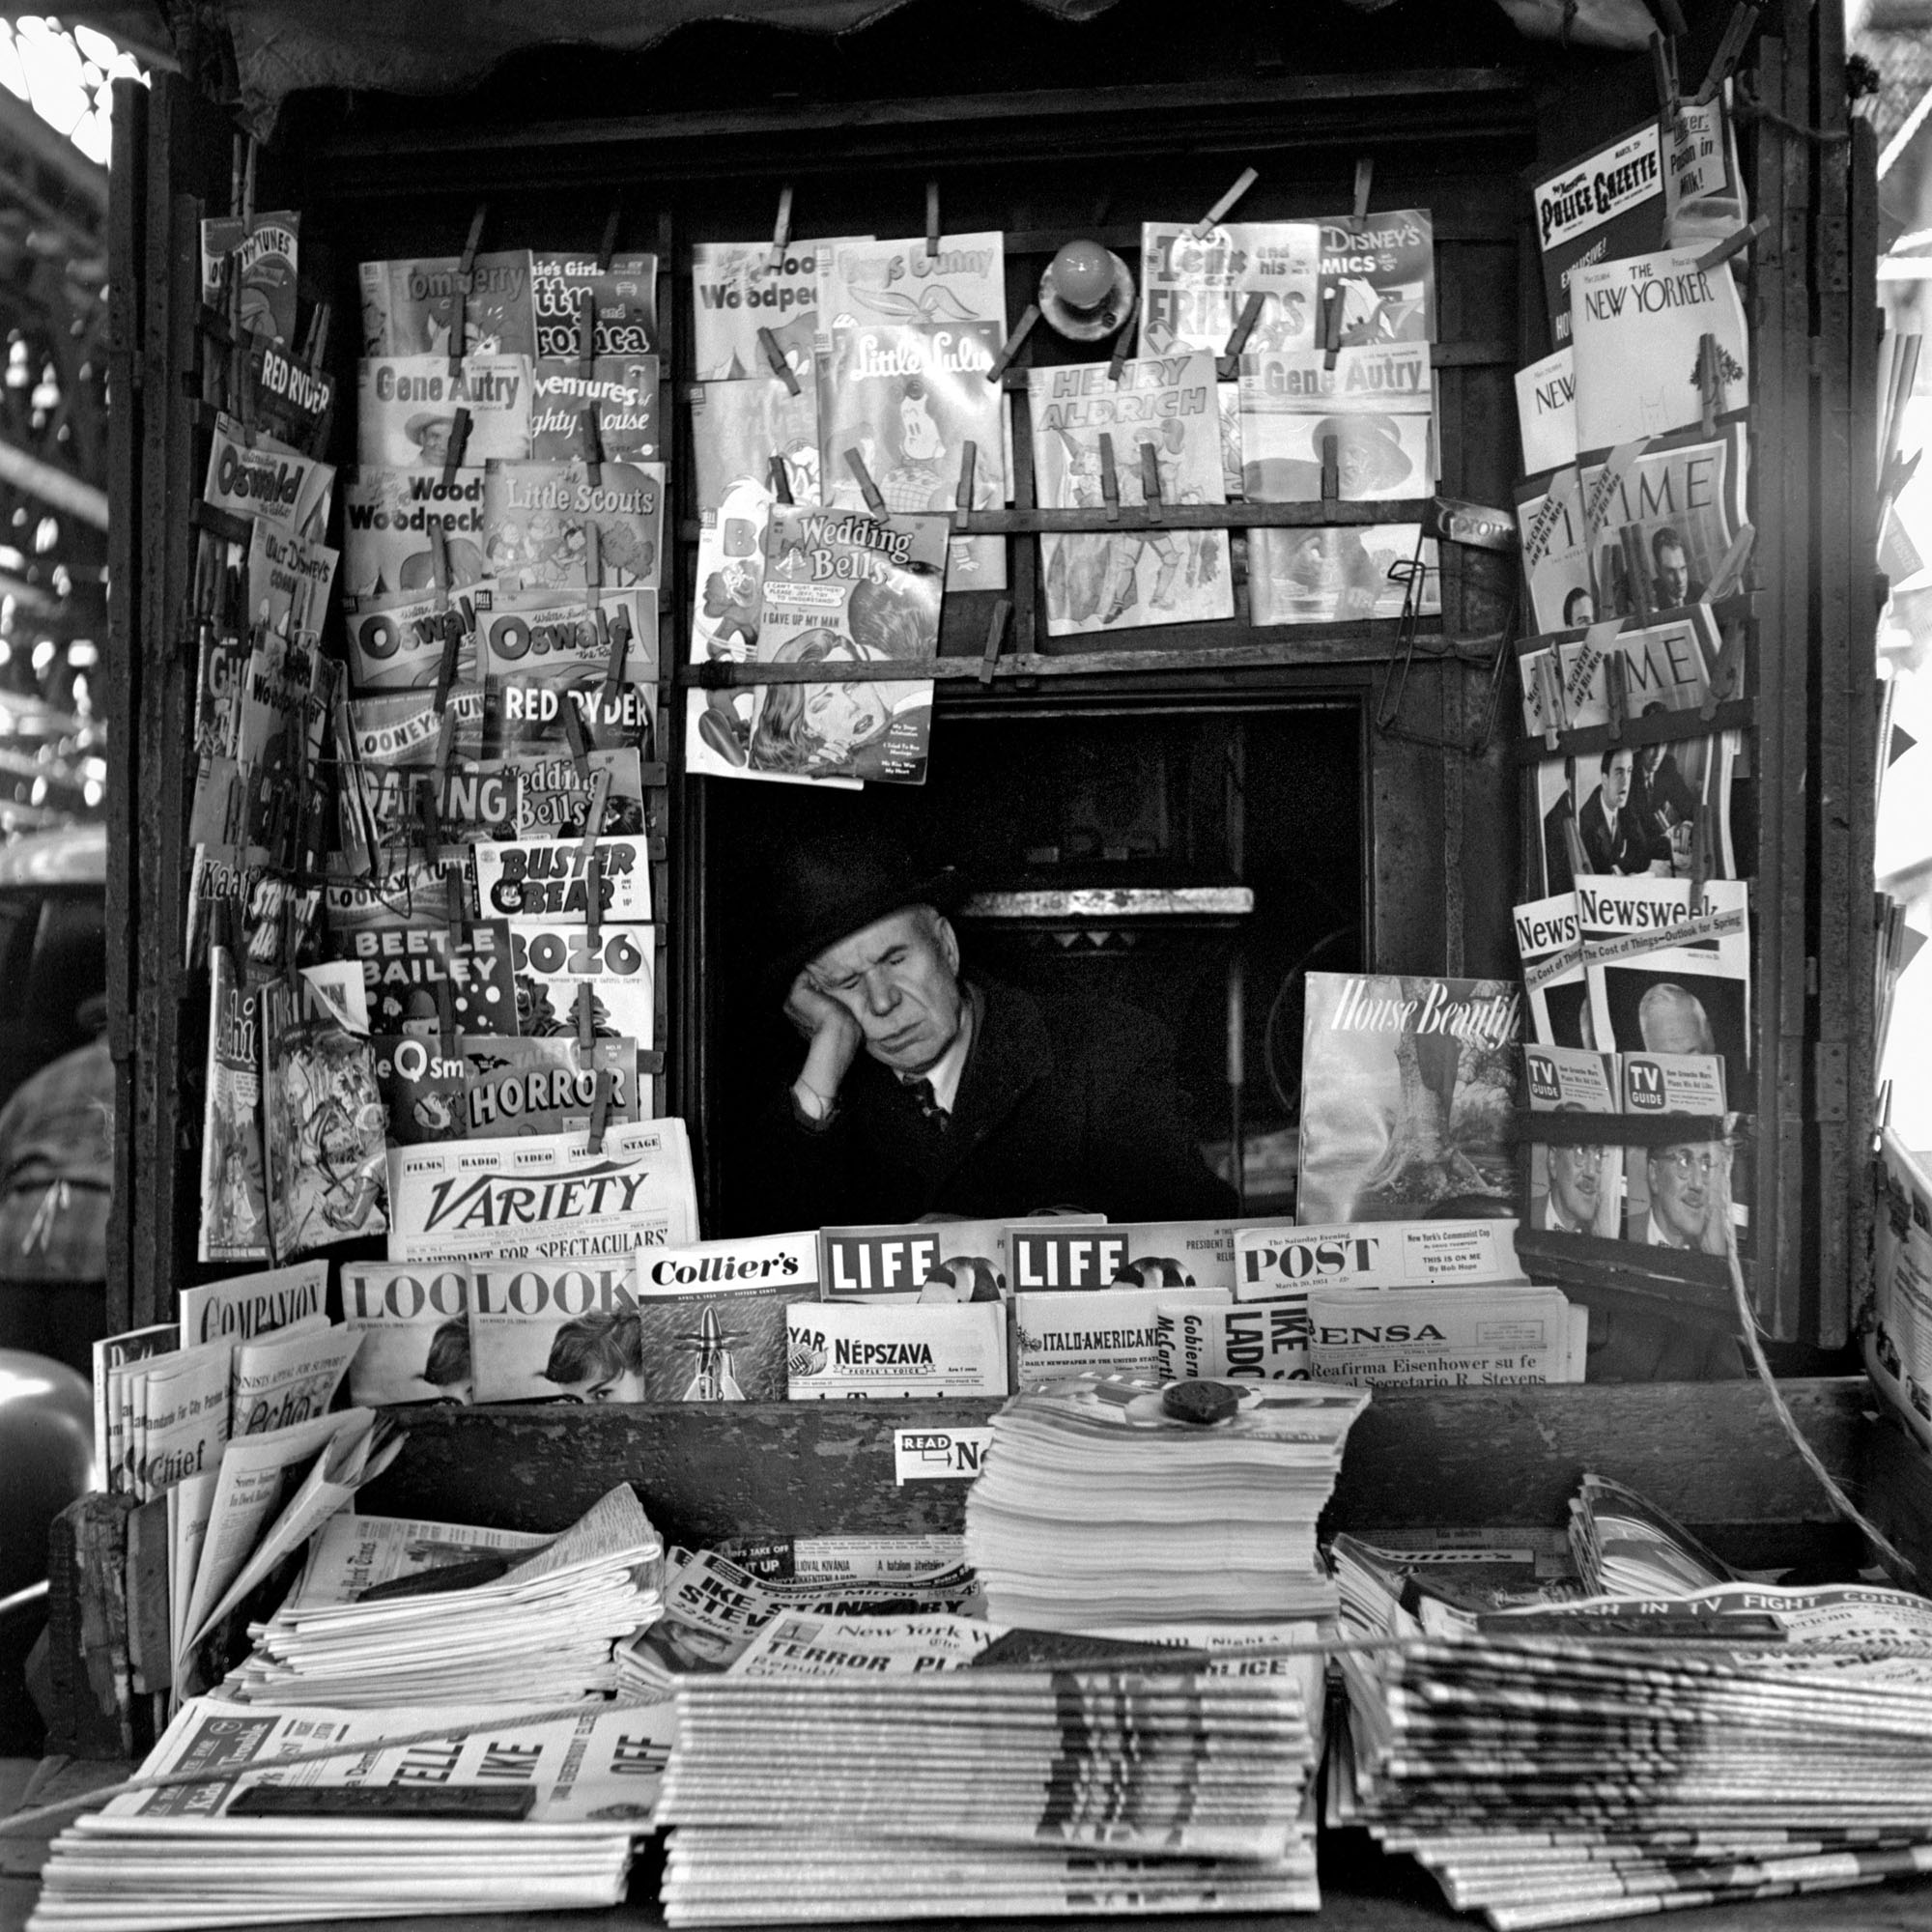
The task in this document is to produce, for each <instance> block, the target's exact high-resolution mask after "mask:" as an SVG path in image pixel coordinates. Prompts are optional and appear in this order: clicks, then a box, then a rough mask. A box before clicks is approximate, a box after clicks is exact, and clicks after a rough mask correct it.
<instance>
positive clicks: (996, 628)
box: [980, 597, 1013, 684]
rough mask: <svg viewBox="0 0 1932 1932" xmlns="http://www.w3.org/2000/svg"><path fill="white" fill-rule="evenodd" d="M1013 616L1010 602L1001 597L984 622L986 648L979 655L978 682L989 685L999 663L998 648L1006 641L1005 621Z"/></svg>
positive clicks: (1007, 598)
mask: <svg viewBox="0 0 1932 1932" xmlns="http://www.w3.org/2000/svg"><path fill="white" fill-rule="evenodd" d="M1012 614H1013V606H1012V600H1011V599H1010V598H1009V597H1002V598H1000V599H999V600H998V602H996V603H995V604H994V606H993V614H992V616H991V617H990V618H988V619H987V622H986V648H985V649H984V650H983V651H982V652H981V653H980V683H981V684H991V683H992V681H993V672H994V670H995V668H997V667H998V665H999V662H1000V647H1001V645H1002V644H1003V643H1004V642H1005V641H1006V636H1007V619H1008V618H1009V617H1010V616H1011V615H1012Z"/></svg>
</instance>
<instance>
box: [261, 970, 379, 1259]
mask: <svg viewBox="0 0 1932 1932" xmlns="http://www.w3.org/2000/svg"><path fill="white" fill-rule="evenodd" d="M261 1028H262V1149H263V1154H264V1160H263V1173H264V1179H265V1188H266V1192H267V1195H268V1203H269V1233H270V1247H271V1248H272V1249H273V1251H274V1257H275V1260H276V1261H277V1262H289V1261H292V1260H293V1259H294V1258H295V1257H296V1256H298V1255H304V1254H309V1253H312V1252H313V1251H314V1250H315V1249H317V1248H326V1247H333V1246H334V1245H335V1244H336V1243H337V1242H339V1241H353V1240H355V1239H357V1238H359V1237H360V1236H364V1235H380V1234H382V1233H383V1231H384V1229H385V1228H386V1227H387V1226H388V1221H387V1219H386V1217H385V1216H384V1211H383V1210H384V1142H383V1128H384V1113H383V1099H382V1094H381V1093H380V1091H379V1089H378V1087H377V1084H376V1068H375V1059H374V1055H373V1054H372V1053H371V1051H370V1046H369V1042H368V1040H367V1039H365V1038H358V1037H356V1036H355V1034H352V1033H350V1032H348V1031H347V1030H346V1029H345V1028H344V1027H343V1026H342V1025H341V1024H340V1023H339V1022H338V1021H337V1020H336V1019H335V1017H334V1015H333V1014H331V1013H329V1012H328V1011H327V1009H325V1008H324V1007H323V1006H322V1004H321V1003H320V1002H319V1001H316V1000H315V999H314V998H313V997H312V995H310V993H309V992H308V989H307V987H306V986H305V985H304V984H302V983H300V982H296V983H293V984H292V983H291V982H290V981H289V980H270V981H269V982H268V984H266V985H265V986H264V987H263V988H262V1006H261Z"/></svg>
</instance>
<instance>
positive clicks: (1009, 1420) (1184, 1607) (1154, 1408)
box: [966, 1375, 1369, 1630]
mask: <svg viewBox="0 0 1932 1932" xmlns="http://www.w3.org/2000/svg"><path fill="white" fill-rule="evenodd" d="M1368 1401H1369V1392H1368V1391H1367V1390H1366V1389H1356V1388H1349V1387H1340V1386H1334V1385H1322V1386H1319V1387H1318V1386H1314V1385H1311V1384H1308V1383H1296V1382H1261V1383H1254V1382H1201V1381H1195V1382H1170V1383H1168V1384H1167V1385H1166V1387H1165V1388H1162V1387H1160V1386H1158V1385H1157V1384H1154V1383H1152V1382H1142V1381H1134V1380H1129V1379H1125V1378H1117V1377H1108V1376H1100V1375H1086V1376H1076V1377H1073V1378H1069V1379H1067V1380H1065V1381H1061V1382H1056V1383H1054V1384H1052V1385H1051V1386H1050V1387H1048V1388H1045V1389H1039V1390H1036V1391H1033V1392H1031V1393H1028V1394H1025V1395H1021V1396H1017V1397H1015V1398H1014V1399H1013V1400H1012V1401H1011V1402H1009V1404H1008V1405H1007V1406H1006V1407H1005V1408H1003V1409H1002V1410H1001V1411H1000V1412H999V1414H998V1415H996V1416H995V1417H994V1418H993V1444H992V1448H991V1451H990V1452H989V1455H988V1458H987V1461H986V1464H985V1467H984V1468H983V1469H982V1470H981V1472H980V1476H979V1477H978V1479H977V1480H976V1481H975V1483H974V1485H973V1488H972V1491H971V1492H970V1493H969V1495H968V1496H967V1500H966V1556H967V1561H968V1562H969V1563H971V1564H972V1566H973V1568H974V1569H975V1570H976V1571H977V1572H978V1573H979V1577H980V1582H981V1584H982V1585H983V1586H984V1589H985V1593H986V1614H987V1615H988V1616H989V1617H990V1618H991V1619H992V1620H993V1621H994V1622H995V1623H1002V1624H1013V1625H1019V1626H1023V1627H1024V1628H1027V1629H1030V1630H1093V1629H1095V1628H1097V1627H1102V1626H1105V1627H1108V1628H1112V1627H1114V1626H1122V1627H1131V1626H1134V1625H1140V1624H1175V1623H1193V1622H1201V1621H1204V1620H1213V1619H1219V1618H1250V1619H1252V1618H1269V1619H1292V1618H1297V1617H1310V1616H1322V1615H1332V1614H1333V1613H1334V1610H1335V1607H1336V1597H1335V1586H1334V1584H1333V1583H1332V1582H1330V1581H1329V1579H1328V1577H1327V1575H1326V1572H1325V1571H1324V1570H1323V1568H1322V1566H1321V1558H1320V1556H1319V1555H1318V1553H1317V1551H1316V1548H1315V1520H1316V1518H1317V1517H1318V1516H1320V1515H1321V1507H1322V1505H1323V1504H1324V1503H1325V1502H1326V1501H1327V1500H1328V1495H1329V1492H1330V1491H1331V1490H1332V1489H1333V1488H1334V1485H1335V1477H1336V1474H1337V1472H1338V1471H1339V1470H1340V1468H1341V1465H1342V1444H1343V1440H1344V1438H1345V1437H1346V1436H1347V1435H1348V1431H1349V1426H1350V1423H1352V1422H1353V1421H1354V1419H1355V1417H1356V1416H1358V1415H1359V1414H1360V1413H1361V1412H1362V1410H1363V1409H1364V1408H1365V1407H1366V1406H1368ZM1189 1416H1195V1417H1199V1418H1200V1419H1198V1420H1188V1419H1186V1418H1187V1417H1189Z"/></svg>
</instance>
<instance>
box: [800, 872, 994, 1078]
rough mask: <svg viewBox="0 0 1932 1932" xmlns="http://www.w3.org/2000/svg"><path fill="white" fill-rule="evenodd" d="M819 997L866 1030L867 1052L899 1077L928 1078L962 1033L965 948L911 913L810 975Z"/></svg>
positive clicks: (846, 945)
mask: <svg viewBox="0 0 1932 1932" xmlns="http://www.w3.org/2000/svg"><path fill="white" fill-rule="evenodd" d="M810 975H811V978H812V980H813V982H814V983H815V984H816V985H817V987H818V990H819V991H820V992H822V993H824V994H826V995H827V996H828V997H829V998H831V999H834V1000H837V1001H838V1004H839V1005H840V1006H841V1007H843V1008H844V1009H845V1010H846V1011H847V1012H849V1013H850V1014H851V1015H852V1017H853V1018H854V1019H855V1020H857V1021H858V1023H859V1031H860V1033H861V1034H862V1035H863V1036H864V1037H865V1041H866V1051H867V1053H869V1054H870V1055H871V1056H872V1058H873V1059H874V1060H876V1061H878V1062H880V1063H881V1064H882V1065H886V1066H890V1067H891V1068H892V1069H893V1070H894V1071H895V1073H923V1072H924V1071H925V1069H926V1068H927V1067H928V1066H930V1065H933V1063H934V1062H935V1061H937V1060H938V1059H939V1058H940V1056H941V1055H942V1054H944V1053H945V1051H946V1049H947V1048H948V1047H949V1046H951V1045H952V1042H953V1039H954V1038H955V1037H956V1036H957V1035H958V1032H959V1014H960V1009H961V998H962V996H961V994H960V990H959V942H958V941H957V940H956V939H955V938H954V937H953V935H952V926H951V925H950V924H948V923H947V922H946V921H945V920H943V919H941V918H940V917H939V916H938V914H936V913H934V912H932V911H930V910H929V909H928V908H926V907H924V906H907V907H905V908H904V909H903V910H902V911H899V912H895V913H894V914H892V915H891V916H890V917H889V918H886V919H882V920H879V921H877V922H876V923H874V924H871V925H868V926H866V927H864V928H862V929H861V930H860V931H858V932H855V933H852V934H851V935H850V936H849V937H847V938H844V939H841V940H840V941H839V942H838V945H837V946H831V947H828V948H827V949H826V950H825V951H824V952H821V953H820V954H819V955H818V957H817V958H816V959H814V960H813V961H812V962H811V966H810Z"/></svg>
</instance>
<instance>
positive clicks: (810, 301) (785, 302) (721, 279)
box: [691, 237, 924, 388]
mask: <svg viewBox="0 0 1932 1932" xmlns="http://www.w3.org/2000/svg"><path fill="white" fill-rule="evenodd" d="M845 239H846V240H851V239H854V238H849V237H848V238H845ZM838 245H839V241H837V240H825V241H793V242H791V243H790V244H789V246H787V248H786V249H785V251H784V255H783V258H782V260H781V262H780V264H779V266H778V267H777V268H776V269H774V268H772V267H771V266H770V263H771V253H772V244H771V242H770V241H769V240H766V241H700V242H698V243H696V245H695V246H694V247H693V249H692V251H691V298H692V359H693V361H694V363H695V365H696V366H695V368H694V371H693V373H694V374H695V375H696V378H697V380H698V381H699V382H700V383H711V382H718V381H724V380H728V379H730V378H733V377H739V376H759V375H768V374H770V373H771V364H770V362H769V361H768V360H767V358H766V355H765V353H764V350H763V348H762V347H761V345H760V344H759V341H758V331H759V329H761V328H767V329H770V330H771V333H772V339H773V341H774V342H775V343H776V344H777V346H778V349H779V353H780V354H781V355H783V356H784V358H785V359H786V361H787V362H789V363H790V364H791V369H792V373H793V374H794V375H795V376H796V377H797V378H798V380H799V384H800V385H801V386H802V387H804V388H810V386H811V363H812V355H813V353H814V351H815V350H816V349H817V348H818V347H819V345H820V333H821V331H820V323H819V310H818V288H819V274H820V271H821V270H823V269H824V268H825V267H826V266H827V265H828V263H829V259H830V254H831V251H832V250H833V249H834V248H836V247H838ZM920 245H921V248H922V249H923V247H924V243H923V242H922V243H921V244H920ZM827 346H829V345H827Z"/></svg>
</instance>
